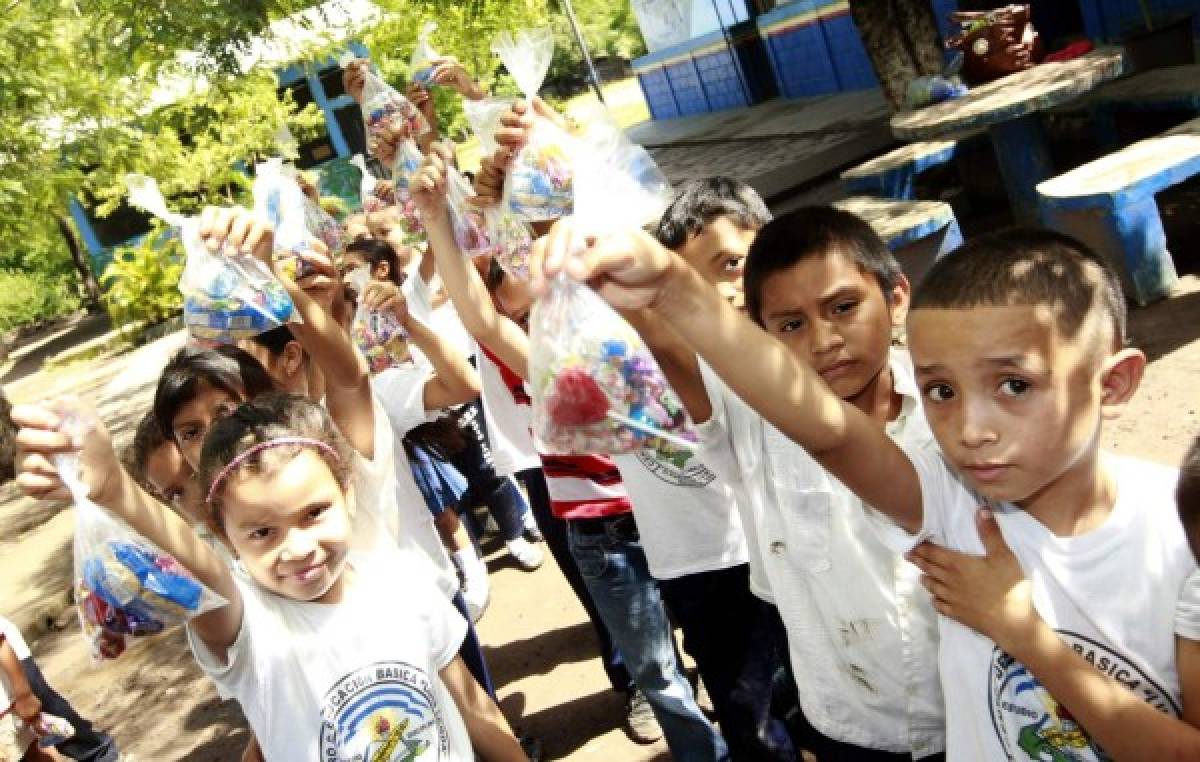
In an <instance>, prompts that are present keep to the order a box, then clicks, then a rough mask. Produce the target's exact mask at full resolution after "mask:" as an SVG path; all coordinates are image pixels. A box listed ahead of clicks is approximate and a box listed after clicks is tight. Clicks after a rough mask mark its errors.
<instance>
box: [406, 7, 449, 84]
mask: <svg viewBox="0 0 1200 762" xmlns="http://www.w3.org/2000/svg"><path fill="white" fill-rule="evenodd" d="M436 31H437V22H436V21H426V22H425V23H424V24H422V25H421V33H420V34H418V35H417V45H416V47H414V48H413V52H412V58H410V59H409V62H408V78H409V80H411V81H412V82H416V83H417V84H418V85H420V86H421V87H426V88H428V87H432V86H433V85H434V84H436V83H435V82H434V81H433V71H434V66H433V62H434V61H436V60H437V59H439V58H441V56H440V55H438V52H437V51H436V50H434V49H433V45H432V44H430V42H429V38H430V36H431V35H432V34H433V33H434V32H436Z"/></svg>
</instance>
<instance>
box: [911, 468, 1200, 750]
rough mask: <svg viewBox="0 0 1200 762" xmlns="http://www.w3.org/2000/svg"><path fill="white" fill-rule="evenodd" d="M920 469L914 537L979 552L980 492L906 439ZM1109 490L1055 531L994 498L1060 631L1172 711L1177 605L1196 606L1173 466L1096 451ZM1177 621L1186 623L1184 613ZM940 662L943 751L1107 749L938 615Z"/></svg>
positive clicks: (1024, 676) (1000, 658)
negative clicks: (1078, 527) (1093, 507)
mask: <svg viewBox="0 0 1200 762" xmlns="http://www.w3.org/2000/svg"><path fill="white" fill-rule="evenodd" d="M905 450H906V452H908V455H909V458H910V459H911V460H912V462H913V465H914V466H915V467H916V470H917V474H918V476H919V478H920V480H921V492H922V495H923V501H924V505H925V515H924V522H923V526H922V529H921V532H920V534H919V535H917V536H916V537H909V536H907V535H904V533H903V532H899V531H896V532H895V533H891V536H892V537H900V536H903V537H905V538H906V539H907V541H906V542H903V541H902V542H901V543H900V544H898V545H897V547H898V548H900V549H904V548H907V547H911V546H912V545H913V544H914V543H915V541H916V540H917V539H918V538H925V537H928V538H929V539H931V540H932V541H933V542H936V543H937V544H939V545H943V546H945V547H948V548H952V549H954V550H958V551H962V552H965V553H973V554H977V555H982V554H983V552H984V548H983V542H982V540H980V538H979V532H978V530H977V529H976V525H975V512H976V510H977V509H978V507H979V506H980V505H982V504H983V503H984V502H985V501H984V500H982V499H981V498H979V497H978V496H977V495H975V493H973V492H972V491H971V490H970V489H969V488H968V487H967V486H966V485H965V484H964V483H963V482H962V481H961V480H960V479H959V477H958V476H957V475H956V474H955V473H954V472H953V471H952V470H951V469H950V467H949V466H948V465H947V464H946V462H945V461H944V460H943V459H942V456H941V454H940V452H938V451H936V450H930V449H913V448H909V447H905ZM1103 457H1104V463H1105V465H1106V466H1107V467H1108V468H1109V470H1110V473H1112V474H1113V475H1114V476H1115V479H1116V484H1117V501H1116V505H1114V506H1113V510H1112V513H1111V514H1110V515H1109V516H1108V518H1107V519H1105V521H1104V523H1103V524H1102V525H1101V526H1099V527H1097V528H1096V529H1093V530H1091V531H1090V532H1087V533H1086V534H1082V535H1079V536H1076V537H1056V536H1054V535H1053V534H1051V533H1050V531H1049V530H1048V529H1046V527H1045V526H1044V525H1042V524H1041V523H1040V522H1039V521H1037V519H1035V518H1033V517H1032V516H1030V515H1029V514H1028V513H1025V512H1024V511H1022V510H1021V509H1019V508H1016V507H1014V506H1012V505H1008V504H1003V505H993V506H991V508H992V510H993V511H994V512H995V514H996V520H997V522H998V523H999V525H1000V531H1001V532H1002V533H1003V534H1004V539H1005V541H1006V542H1007V543H1008V546H1009V547H1010V548H1012V551H1013V553H1014V554H1015V555H1016V557H1017V560H1018V561H1020V563H1021V568H1022V569H1024V571H1025V575H1026V576H1027V577H1028V578H1029V580H1030V581H1031V582H1032V583H1033V602H1034V607H1035V608H1036V609H1037V611H1038V613H1039V614H1040V615H1041V616H1042V618H1043V619H1045V620H1046V623H1047V624H1049V625H1050V626H1051V627H1052V628H1054V629H1055V630H1056V631H1057V632H1058V635H1059V637H1060V638H1062V639H1063V641H1064V642H1066V643H1068V644H1069V645H1070V646H1071V647H1072V648H1074V649H1075V650H1076V651H1077V652H1078V653H1079V654H1081V655H1082V656H1083V657H1084V658H1086V659H1087V660H1088V662H1090V663H1092V664H1094V665H1095V666H1096V668H1097V669H1098V670H1100V671H1102V672H1103V673H1105V674H1107V675H1109V676H1110V677H1113V678H1116V679H1117V680H1118V681H1119V682H1121V683H1123V684H1125V685H1126V686H1128V687H1129V688H1130V689H1132V690H1134V692H1135V693H1136V694H1137V695H1138V696H1141V697H1142V698H1143V699H1144V700H1145V701H1146V702H1147V703H1149V704H1151V705H1152V706H1154V707H1156V708H1158V709H1160V710H1162V711H1164V712H1167V713H1169V714H1171V715H1174V716H1178V715H1179V710H1180V686H1179V675H1178V673H1177V672H1176V669H1175V634H1176V630H1177V616H1178V615H1179V613H1180V612H1187V611H1191V612H1193V614H1194V612H1195V611H1196V607H1197V606H1198V605H1200V588H1198V587H1197V586H1196V585H1194V584H1193V585H1189V584H1187V583H1188V580H1189V578H1190V577H1192V576H1193V575H1194V574H1195V571H1196V562H1195V559H1194V558H1193V557H1192V554H1191V551H1190V550H1189V549H1188V544H1187V539H1186V537H1185V536H1184V532H1183V527H1182V525H1181V524H1180V522H1179V517H1178V514H1177V513H1176V510H1175V500H1174V490H1175V483H1176V481H1177V478H1178V472H1177V471H1176V470H1175V469H1173V468H1168V467H1165V466H1159V465H1156V464H1152V463H1147V462H1144V461H1138V460H1134V459H1132V458H1124V457H1117V456H1109V455H1105V456H1103ZM1183 620H1184V621H1182V622H1180V624H1181V626H1180V627H1179V629H1181V630H1185V631H1194V630H1188V628H1189V626H1190V627H1192V628H1194V627H1195V625H1196V619H1195V617H1194V616H1193V617H1192V618H1191V619H1190V621H1188V619H1187V617H1186V616H1185V617H1184V618H1183ZM939 624H940V630H941V636H942V644H941V649H940V652H939V663H940V665H941V673H942V676H943V679H942V683H943V688H944V690H945V692H946V708H947V709H946V725H947V728H948V730H947V735H948V737H947V752H948V754H947V756H948V758H949V759H950V760H962V761H966V760H971V761H972V762H973V761H974V760H1007V759H1017V758H1022V759H1024V758H1025V755H1026V754H1032V753H1033V752H1023V751H1022V749H1033V748H1036V749H1038V750H1039V751H1037V752H1036V754H1039V755H1042V756H1037V757H1036V758H1038V759H1049V758H1050V757H1051V755H1055V759H1060V758H1061V759H1067V758H1070V759H1080V760H1096V759H1107V757H1102V756H1100V755H1099V754H1098V753H1097V751H1096V749H1095V746H1094V745H1093V744H1091V742H1090V740H1089V739H1088V737H1087V735H1086V734H1085V733H1084V731H1083V730H1082V728H1080V727H1079V725H1078V724H1076V723H1075V722H1074V721H1073V720H1072V719H1071V717H1070V715H1069V714H1068V713H1067V712H1065V710H1064V709H1063V708H1061V707H1059V705H1058V704H1057V703H1056V702H1055V700H1054V699H1053V697H1051V696H1050V694H1049V693H1048V692H1047V691H1046V690H1045V689H1044V688H1043V687H1042V686H1041V684H1040V683H1039V682H1038V680H1037V678H1035V677H1034V676H1033V675H1032V674H1030V673H1029V671H1028V670H1026V669H1025V667H1024V666H1022V665H1021V664H1020V663H1019V662H1016V661H1014V660H1013V659H1012V657H1010V656H1009V655H1008V654H1006V653H1005V652H1003V651H1002V650H1000V649H999V648H998V647H996V645H995V644H994V643H993V642H992V641H991V640H989V639H988V638H986V637H984V636H983V635H980V634H979V633H977V632H975V631H974V630H972V629H970V628H968V627H966V626H964V625H961V624H959V623H958V622H955V621H954V620H952V619H947V618H945V617H941V618H940V619H939Z"/></svg>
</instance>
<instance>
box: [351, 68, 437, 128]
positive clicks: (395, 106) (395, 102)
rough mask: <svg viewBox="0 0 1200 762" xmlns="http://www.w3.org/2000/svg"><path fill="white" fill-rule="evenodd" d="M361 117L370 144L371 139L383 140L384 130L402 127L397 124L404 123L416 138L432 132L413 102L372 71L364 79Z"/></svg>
mask: <svg viewBox="0 0 1200 762" xmlns="http://www.w3.org/2000/svg"><path fill="white" fill-rule="evenodd" d="M362 115H363V123H364V124H365V125H366V127H367V144H368V145H370V143H371V141H372V140H379V139H381V138H382V137H383V133H384V131H385V130H388V129H395V128H396V127H397V126H399V125H398V124H397V122H401V123H403V124H404V125H405V126H406V127H407V129H408V134H409V135H410V136H411V137H414V138H418V137H421V136H422V135H424V134H426V133H427V132H429V131H430V126H429V122H428V121H427V120H426V119H425V116H424V115H423V114H422V113H421V112H420V110H418V109H417V107H416V106H414V105H413V103H412V101H410V100H409V99H408V98H405V97H404V96H403V95H401V94H400V93H398V92H396V91H395V90H394V89H393V88H392V86H391V85H389V84H388V83H387V82H384V81H383V79H381V78H380V76H379V75H378V74H376V73H375V72H373V71H370V70H368V71H367V72H366V74H365V76H364V78H363V90H362Z"/></svg>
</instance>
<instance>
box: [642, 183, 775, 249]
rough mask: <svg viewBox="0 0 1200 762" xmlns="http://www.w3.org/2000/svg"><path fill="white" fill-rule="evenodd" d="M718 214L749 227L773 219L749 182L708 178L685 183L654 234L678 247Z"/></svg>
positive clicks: (754, 228) (739, 225)
mask: <svg viewBox="0 0 1200 762" xmlns="http://www.w3.org/2000/svg"><path fill="white" fill-rule="evenodd" d="M718 217H729V218H730V219H731V220H733V222H734V224H735V225H737V226H738V227H740V228H744V229H746V230H758V229H759V228H761V227H762V226H763V225H766V224H767V223H768V222H770V221H771V213H770V212H769V211H767V205H766V204H765V203H763V200H762V197H761V196H759V195H758V192H757V191H756V190H754V189H753V188H751V187H750V186H749V185H747V184H746V183H744V182H742V181H741V180H737V179H734V178H732V177H721V176H717V177H706V178H703V179H701V180H692V181H690V182H688V183H685V184H684V186H683V187H682V188H681V189H680V191H679V195H677V196H676V197H675V200H674V201H672V202H671V205H670V206H668V207H667V210H666V211H665V212H663V215H662V219H660V220H659V221H658V227H657V228H656V229H655V231H654V237H655V238H657V239H658V242H659V243H661V244H662V245H663V246H666V247H667V248H668V249H677V248H679V247H680V246H682V245H684V244H685V243H687V241H688V239H689V238H691V237H692V236H694V235H699V233H700V231H702V230H703V229H704V226H705V225H708V224H710V223H711V222H712V221H713V220H715V219H717V218H718Z"/></svg>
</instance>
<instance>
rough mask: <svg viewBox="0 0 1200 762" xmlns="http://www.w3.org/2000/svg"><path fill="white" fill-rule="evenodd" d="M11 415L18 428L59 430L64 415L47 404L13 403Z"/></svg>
mask: <svg viewBox="0 0 1200 762" xmlns="http://www.w3.org/2000/svg"><path fill="white" fill-rule="evenodd" d="M9 416H10V417H11V418H12V420H13V423H15V424H16V425H17V428H18V429H44V430H47V431H57V430H58V427H59V426H61V425H62V416H60V415H59V414H58V413H56V412H55V411H53V410H51V409H50V408H48V407H46V406H45V405H13V406H12V409H11V410H10V411H9Z"/></svg>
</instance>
